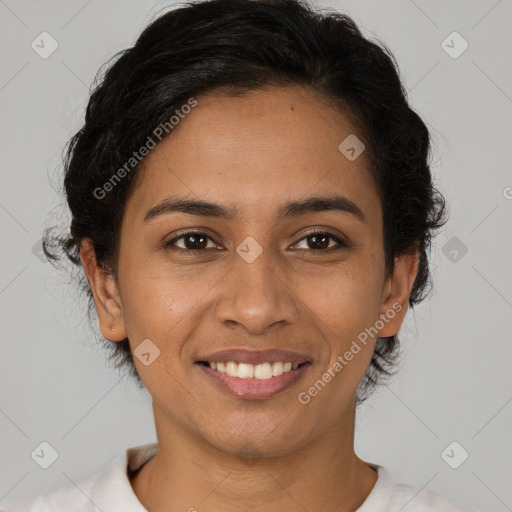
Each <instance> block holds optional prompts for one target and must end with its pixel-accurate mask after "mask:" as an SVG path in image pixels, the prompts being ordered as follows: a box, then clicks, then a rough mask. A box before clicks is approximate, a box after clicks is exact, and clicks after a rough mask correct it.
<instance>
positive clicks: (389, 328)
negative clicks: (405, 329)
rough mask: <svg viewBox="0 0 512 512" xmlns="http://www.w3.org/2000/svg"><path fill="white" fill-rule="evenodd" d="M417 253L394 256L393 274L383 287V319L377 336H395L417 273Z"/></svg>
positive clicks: (381, 316) (381, 312)
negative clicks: (382, 325) (382, 324)
mask: <svg viewBox="0 0 512 512" xmlns="http://www.w3.org/2000/svg"><path fill="white" fill-rule="evenodd" d="M418 265H419V253H418V251H417V250H416V251H415V252H414V253H412V254H403V255H400V256H397V257H395V266H394V269H393V274H392V275H391V276H389V277H388V279H387V280H386V284H385V287H384V295H383V302H382V306H381V311H380V318H381V319H383V320H385V322H384V324H385V325H384V327H383V328H382V329H380V330H379V334H378V336H379V337H381V338H387V337H391V336H395V335H396V334H397V333H398V331H399V330H400V327H401V325H402V322H403V319H404V317H405V314H406V313H407V308H408V305H409V296H410V294H411V290H412V287H413V284H414V280H415V279H416V276H417V274H418Z"/></svg>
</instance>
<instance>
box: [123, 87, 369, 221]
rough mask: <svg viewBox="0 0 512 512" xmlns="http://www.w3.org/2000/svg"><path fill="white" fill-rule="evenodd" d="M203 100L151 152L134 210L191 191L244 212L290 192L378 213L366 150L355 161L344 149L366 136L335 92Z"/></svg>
mask: <svg viewBox="0 0 512 512" xmlns="http://www.w3.org/2000/svg"><path fill="white" fill-rule="evenodd" d="M196 100H197V102H198V104H197V106H195V107H194V108H193V109H192V110H191V112H190V113H188V114H187V115H185V116H184V118H183V119H181V120H180V122H179V124H178V125H177V126H175V127H174V129H173V131H172V132H171V134H170V136H169V137H167V138H166V139H164V140H163V141H162V142H161V143H159V144H158V145H157V146H156V148H155V149H153V150H151V152H150V153H149V154H148V156H146V158H145V159H144V161H143V165H142V168H141V170H140V171H139V172H140V173H141V175H140V177H139V179H138V180H137V183H136V188H135V190H134V191H133V194H132V195H131V197H130V201H129V204H128V205H127V213H128V210H130V214H133V215H136V216H138V217H141V218H143V217H144V215H145V213H146V212H147V210H148V209H149V208H151V207H153V206H154V205H155V204H157V203H158V202H160V201H161V200H163V199H165V197H168V196H173V197H175V196H180V195H186V196H188V197H194V198H196V199H204V200H209V201H211V202H216V203H221V204H224V205H226V206H232V207H234V208H235V209H236V211H237V215H238V216H239V218H241V217H242V216H244V215H245V214H250V213H251V212H252V213H254V214H259V215H260V216H261V215H267V214H271V213H272V212H277V209H278V208H279V205H280V204H282V203H285V202H287V201H289V200H290V199H297V198H301V197H304V196H319V195H333V194H337V195H343V196H345V197H347V198H348V199H350V200H351V201H353V202H354V203H356V204H358V206H359V207H360V208H361V210H363V211H365V213H366V214H368V217H369V218H371V216H372V210H375V207H376V204H378V203H379V200H378V195H377V192H376V190H375V188H374V186H373V181H372V179H371V175H370V173H369V171H368V168H367V165H368V161H367V158H366V155H365V153H364V152H363V153H362V154H361V155H360V156H359V157H357V158H356V159H355V160H349V159H348V158H347V157H346V156H345V155H344V153H342V152H341V151H340V149H339V146H340V144H341V143H342V142H343V141H344V140H346V139H347V137H354V136H356V137H357V138H358V139H359V140H361V141H362V140H363V135H362V134H361V133H359V132H358V131H357V129H356V127H355V126H354V125H353V124H352V123H351V122H350V120H349V118H348V117H347V116H346V115H344V114H343V113H342V112H340V111H339V110H337V109H335V108H334V105H333V104H332V103H331V102H330V101H329V100H328V99H326V98H324V97H322V96H319V95H317V94H316V93H314V92H312V91H309V90H307V89H303V88H300V87H289V88H267V89H260V90H255V91H249V92H245V93H243V94H242V95H238V96H227V95H226V94H222V93H219V92H217V93H209V94H206V95H202V96H199V97H197V98H196ZM349 140H350V139H349ZM374 213H376V214H377V216H378V213H379V212H374Z"/></svg>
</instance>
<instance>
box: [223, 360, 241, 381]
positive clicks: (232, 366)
mask: <svg viewBox="0 0 512 512" xmlns="http://www.w3.org/2000/svg"><path fill="white" fill-rule="evenodd" d="M226 373H227V374H228V375H229V376H230V377H238V365H237V364H236V363H234V362H233V361H228V362H227V363H226Z"/></svg>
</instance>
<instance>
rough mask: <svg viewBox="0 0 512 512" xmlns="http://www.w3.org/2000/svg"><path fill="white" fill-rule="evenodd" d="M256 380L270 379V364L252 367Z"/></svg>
mask: <svg viewBox="0 0 512 512" xmlns="http://www.w3.org/2000/svg"><path fill="white" fill-rule="evenodd" d="M254 377H255V378H256V379H270V378H271V377H272V366H271V364H270V363H263V364H257V365H256V366H255V367H254Z"/></svg>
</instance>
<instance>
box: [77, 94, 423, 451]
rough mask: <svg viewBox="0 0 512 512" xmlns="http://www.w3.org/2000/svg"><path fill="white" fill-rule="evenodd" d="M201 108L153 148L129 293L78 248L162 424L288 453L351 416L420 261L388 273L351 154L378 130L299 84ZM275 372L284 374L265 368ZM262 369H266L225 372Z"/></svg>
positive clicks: (139, 206)
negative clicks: (349, 149) (364, 129)
mask: <svg viewBox="0 0 512 512" xmlns="http://www.w3.org/2000/svg"><path fill="white" fill-rule="evenodd" d="M197 102H198V104H197V106H196V107H194V108H193V109H192V111H191V112H190V113H189V114H188V115H187V116H186V117H185V118H184V119H183V120H181V121H180V124H179V125H178V126H177V127H175V128H174V130H173V132H172V134H171V136H170V137H169V138H167V139H165V140H164V141H163V142H162V143H160V144H159V145H158V146H157V147H156V148H155V149H153V150H151V152H150V153H149V154H148V156H147V157H146V158H145V160H144V166H143V169H142V170H141V171H140V172H141V174H140V175H139V177H138V178H139V179H138V180H137V183H136V186H135V187H134V189H133V192H132V194H131V195H130V197H129V199H128V202H127V204H126V208H125V212H124V217H123V222H122V228H121V239H120V252H119V261H118V287H117V286H116V285H115V284H114V281H113V279H111V277H110V276H108V275H105V274H104V273H101V272H99V270H98V268H97V267H96V266H95V264H94V260H93V258H91V256H90V251H89V252H88V251H87V250H86V249H85V248H84V249H83V250H82V260H83V262H84V267H85V268H86V272H87V275H88V278H89V282H90V283H91V286H92V288H93V292H94V296H95V300H96V306H97V310H98V314H99V318H100V328H101V330H102V333H103V335H104V336H105V337H106V338H108V339H110V340H113V342H115V341H118V340H121V339H123V338H125V337H128V338H129V340H130V345H131V348H132V350H133V351H135V354H136V357H134V360H135V364H136V366H137V370H138V372H139V375H140V377H141V379H142V381H143V382H144V384H145V386H146V388H147V390H148V391H149V393H150V394H151V396H152V398H153V406H154V409H155V417H156V416H157V415H158V418H159V419H158V421H159V422H160V425H159V426H158V425H157V429H158V428H165V424H167V425H168V426H171V425H172V426H178V427H179V428H182V429H185V430H186V431H188V432H190V433H191V434H193V435H194V436H196V437H197V438H200V439H203V440H205V441H206V442H207V443H209V444H210V445H212V446H214V447H216V448H218V449H220V450H223V451H225V452H229V453H239V452H240V451H241V450H243V449H245V448H244V447H248V446H251V447H252V448H253V449H254V450H257V451H258V452H259V453H262V454H267V455H277V454H283V453H287V452H291V451H293V450H296V449H298V448H300V447H301V446H304V445H306V444H307V443H309V442H311V441H313V440H314V439H316V438H318V437H319V436H321V435H323V434H325V433H326V432H328V431H330V430H331V429H336V428H339V427H340V425H342V424H343V423H344V422H347V419H348V418H349V417H350V416H351V414H352V413H353V409H354V404H355V396H356V390H357V386H358V384H359V382H360V381H361V379H362V377H363V376H364V374H365V372H366V370H367V368H368V365H369V363H370V360H371V356H372V352H373V349H374V344H375V339H376V336H377V332H376V331H378V335H380V336H391V335H394V334H396V333H397V332H398V330H399V328H400V324H401V322H402V319H403V316H404V314H405V312H406V309H407V298H408V295H409V292H410V288H411V286H412V283H413V279H414V276H415V272H416V263H417V262H416V261H415V259H414V258H411V257H402V258H398V259H397V260H396V264H395V271H394V274H393V275H392V276H386V275H385V270H384V250H383V219H382V211H381V206H380V200H379V196H378V193H377V191H376V189H375V187H374V185H373V183H372V180H371V176H370V173H369V171H368V167H367V166H368V161H367V159H366V155H365V153H364V152H363V153H362V154H361V155H360V156H359V157H358V158H356V159H355V160H353V159H352V160H349V159H348V158H347V157H346V156H345V155H344V154H343V153H342V152H341V151H340V150H339V149H338V146H339V145H340V143H341V142H342V141H344V139H346V137H348V136H349V135H351V134H355V135H356V136H357V137H358V138H359V139H360V140H362V141H363V140H364V137H363V135H362V134H361V133H358V132H357V131H356V129H355V128H354V127H353V126H352V125H351V124H350V122H349V120H348V118H347V117H345V116H344V115H343V114H342V113H340V112H339V111H337V110H335V109H334V108H333V106H332V105H331V104H330V103H329V101H328V100H327V99H325V98H323V97H319V96H316V94H315V93H313V92H311V91H308V90H306V89H301V88H293V87H290V88H280V89H274V88H268V89H264V90H258V91H252V92H248V93H245V94H244V95H241V96H237V97H228V96H223V95H221V94H220V93H216V94H213V93H211V94H208V95H204V96H201V97H198V98H197ZM313 197H314V198H317V199H318V201H317V202H311V199H312V198H313ZM178 200H181V201H201V202H204V203H211V204H210V205H204V204H203V205H202V206H201V205H199V206H198V205H195V206H194V205H190V204H188V205H187V204H185V203H183V204H182V207H180V208H176V205H175V204H174V206H173V202H176V201H178ZM315 232H317V233H316V234H315ZM384 315H386V316H385V321H384ZM379 320H380V321H379ZM377 327H378V329H377ZM372 328H373V330H372ZM365 329H366V331H365ZM368 330H369V332H370V334H368ZM363 332H366V339H365V342H364V343H363V342H362V341H361V340H362V339H364V338H365V336H364V335H361V333H363ZM144 340H146V341H144ZM147 340H149V341H147ZM358 340H359V341H358ZM142 342H144V344H143V345H140V344H141V343H142ZM354 342H355V345H354ZM139 345H140V347H139ZM138 347H139V348H138ZM356 347H357V348H356ZM226 350H239V352H233V353H222V351H226ZM264 350H271V351H270V352H267V353H262V352H261V351H264ZM278 350H282V351H288V352H291V353H287V354H285V353H284V352H279V351H278ZM347 352H351V353H352V357H350V356H349V355H348V354H347ZM141 353H142V354H145V355H143V356H142V357H140V358H139V357H138V356H137V354H139V356H140V355H141ZM340 358H341V359H340ZM208 361H211V362H214V363H217V366H219V363H222V362H224V363H226V364H227V366H229V368H230V370H229V371H228V373H227V374H226V373H224V374H222V372H221V371H219V369H216V370H214V369H212V368H210V367H209V366H207V365H206V362H208ZM228 361H232V362H234V363H244V364H241V365H239V366H240V367H238V366H237V365H234V364H230V363H228ZM342 361H343V362H342ZM250 362H252V363H255V364H254V365H252V366H251V365H249V364H248V363H250ZM266 362H269V363H270V365H266V364H264V363H266ZM279 362H282V363H287V362H292V363H295V364H294V365H293V366H292V369H291V370H289V371H283V370H286V368H287V366H289V365H284V367H281V366H280V365H279ZM256 363H259V364H260V366H257V365H256ZM274 363H277V364H274ZM337 363H338V364H337ZM298 364H300V366H298V367H297V368H295V366H297V365H298ZM269 366H270V371H271V372H272V371H274V372H275V373H276V374H279V373H280V372H281V371H283V373H282V374H281V375H275V376H272V377H270V378H268V377H269V374H268V373H265V372H267V371H268V369H269ZM340 366H341V368H340ZM220 367H221V369H222V365H220ZM251 371H256V372H257V375H258V376H259V377H267V378H255V377H253V378H248V379H244V378H241V377H235V376H230V375H229V372H239V373H238V375H241V374H243V372H249V373H248V374H250V372H251ZM326 374H328V375H330V376H331V377H330V378H329V377H328V376H327V377H326ZM319 380H320V381H322V382H323V385H322V384H318V381H319ZM315 383H317V384H316V387H315ZM313 388H314V389H313ZM312 389H313V390H312ZM315 390H316V392H315Z"/></svg>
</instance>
